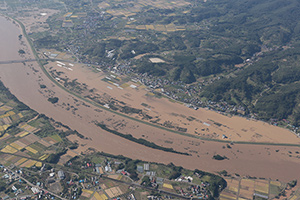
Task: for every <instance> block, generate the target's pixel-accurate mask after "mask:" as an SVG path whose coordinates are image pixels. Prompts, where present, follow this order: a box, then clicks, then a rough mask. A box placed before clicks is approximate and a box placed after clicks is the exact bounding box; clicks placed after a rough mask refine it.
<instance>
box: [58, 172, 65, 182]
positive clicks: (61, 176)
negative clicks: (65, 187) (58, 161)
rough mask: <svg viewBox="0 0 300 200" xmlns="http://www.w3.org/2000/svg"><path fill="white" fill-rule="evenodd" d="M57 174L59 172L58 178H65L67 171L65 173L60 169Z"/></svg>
mask: <svg viewBox="0 0 300 200" xmlns="http://www.w3.org/2000/svg"><path fill="white" fill-rule="evenodd" d="M57 174H58V178H59V179H61V180H62V179H64V178H65V173H64V172H63V171H62V170H60V171H58V172H57Z"/></svg>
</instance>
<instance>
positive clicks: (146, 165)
mask: <svg viewBox="0 0 300 200" xmlns="http://www.w3.org/2000/svg"><path fill="white" fill-rule="evenodd" d="M149 169H150V165H149V163H145V164H144V170H145V171H149Z"/></svg>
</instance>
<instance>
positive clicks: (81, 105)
mask: <svg viewBox="0 0 300 200" xmlns="http://www.w3.org/2000/svg"><path fill="white" fill-rule="evenodd" d="M0 23H1V25H2V26H1V27H6V29H5V30H3V34H1V40H0V44H1V47H6V48H1V49H0V51H1V54H0V60H1V61H4V60H19V59H24V57H25V58H31V57H32V55H33V54H32V52H31V50H30V49H29V46H28V44H27V42H26V41H25V40H24V41H23V42H24V44H23V45H22V44H21V41H19V40H18V35H19V34H20V33H21V31H20V29H19V27H17V26H16V25H14V24H13V23H12V22H11V21H7V20H6V19H5V18H2V17H1V18H0ZM20 48H22V49H24V50H25V52H26V54H25V56H23V57H20V55H19V54H18V50H19V49H20ZM0 69H1V70H0V77H1V81H3V83H4V85H5V86H7V87H8V88H9V89H10V91H11V92H12V93H13V94H14V95H15V96H16V97H17V98H19V99H20V100H21V101H22V102H24V103H25V104H26V105H28V106H29V107H31V108H32V109H34V110H36V111H37V112H39V113H43V114H45V115H47V116H48V117H51V118H53V119H55V120H56V121H60V122H62V123H63V124H66V125H68V126H69V127H71V128H72V129H75V130H77V131H78V132H79V133H81V134H82V135H84V136H85V137H87V138H89V139H80V138H78V137H76V136H71V137H69V139H71V140H73V141H75V140H77V141H79V143H80V144H82V146H80V147H79V150H82V151H84V150H86V149H87V148H94V149H96V150H99V151H105V152H108V153H112V154H123V155H125V156H128V157H131V158H136V159H142V160H146V161H154V162H163V163H170V162H173V163H174V164H176V165H181V166H183V167H185V168H189V169H195V168H201V170H206V171H210V172H217V171H221V170H224V169H225V170H227V171H228V172H229V173H238V174H240V175H251V176H256V177H265V178H273V179H276V178H279V179H281V180H291V179H294V178H295V174H297V173H299V172H300V169H299V167H298V166H299V163H300V161H299V158H298V153H299V152H298V151H299V148H298V147H289V146H272V145H270V146H269V145H268V146H265V145H252V144H234V145H231V144H230V145H229V146H227V145H226V144H225V143H220V142H214V141H203V140H200V139H197V138H193V137H187V136H185V135H180V134H177V133H173V132H169V131H166V130H163V129H160V128H156V127H153V126H149V125H147V124H144V123H140V122H138V121H134V120H131V119H128V118H126V117H122V116H120V115H118V114H115V113H112V112H109V111H107V110H105V109H102V108H101V107H97V106H95V105H92V104H90V103H88V102H84V101H83V100H82V99H80V98H78V97H76V96H74V95H71V94H70V93H68V92H66V91H65V90H64V89H62V88H61V87H58V85H55V83H53V82H52V81H51V80H49V78H48V77H47V76H46V75H45V74H44V73H43V72H42V70H41V68H40V67H39V65H38V64H37V63H35V62H32V63H25V64H22V63H20V64H18V63H15V64H9V65H8V64H3V65H0ZM75 69H76V70H75ZM85 70H86V69H84V68H83V69H80V67H78V69H77V68H74V70H73V71H72V72H74V73H70V75H69V76H70V77H71V76H72V75H73V74H74V75H75V74H77V76H78V77H79V76H80V77H81V78H83V79H85V82H84V81H83V80H79V79H78V81H80V82H81V81H82V83H86V84H87V85H88V86H89V87H95V86H96V85H97V86H98V87H99V88H98V89H97V88H96V87H95V88H96V89H97V91H100V92H99V93H100V94H103V93H104V92H106V93H107V94H110V95H111V96H114V95H115V98H116V99H118V98H117V97H119V98H120V99H121V98H122V95H123V96H125V97H127V98H128V99H131V100H132V103H130V105H132V106H137V107H139V108H141V109H144V108H143V105H145V104H147V105H150V106H151V108H150V109H151V111H149V110H148V111H149V114H151V115H154V114H153V113H155V114H156V115H158V116H159V118H161V120H172V121H175V122H174V123H178V124H183V123H186V124H187V123H190V125H189V126H187V127H188V130H189V131H191V132H190V133H191V134H194V132H193V131H194V130H195V129H196V128H197V127H198V126H199V128H198V129H201V127H202V128H203V127H206V128H209V129H210V131H211V132H216V133H217V134H218V135H221V134H224V133H223V132H222V130H219V129H223V131H224V130H227V129H229V131H228V130H227V131H228V132H226V133H225V134H226V136H227V137H228V138H229V137H231V139H232V140H238V138H239V136H238V135H237V134H236V133H238V134H240V135H241V137H240V138H243V141H259V142H266V141H268V142H277V143H291V144H292V143H294V144H298V143H299V139H298V138H296V137H295V136H294V135H293V134H292V133H290V132H289V131H287V130H284V129H281V128H278V127H272V126H269V125H267V124H264V123H262V122H254V121H248V120H246V119H243V118H238V117H232V118H229V117H226V116H223V115H221V114H218V113H215V112H212V111H207V110H204V109H199V110H197V111H195V110H192V109H189V108H187V107H185V106H184V105H180V104H177V103H176V104H175V103H172V102H169V101H168V100H167V99H156V98H153V97H151V95H150V96H145V93H146V91H145V90H144V89H142V88H140V89H139V88H138V90H136V89H135V90H134V89H133V88H130V85H129V87H127V88H125V87H124V89H123V90H121V89H118V88H116V87H115V86H114V85H111V84H110V83H107V82H103V81H101V82H97V81H100V80H98V79H97V80H95V78H94V76H98V75H99V74H95V73H91V72H88V71H85ZM70 72H71V71H70ZM83 72H84V73H87V72H88V73H87V75H88V76H86V77H85V76H84V77H82V73H83ZM65 73H66V72H65ZM77 76H74V77H72V78H73V79H75V78H76V77H77ZM70 79H71V78H70ZM127 84H128V83H127ZM99 85H100V86H99ZM108 87H111V88H113V89H110V88H108ZM139 87H142V86H139ZM108 91H109V93H108ZM125 91H126V92H125ZM126 93H129V94H130V95H131V96H126V95H125V94H126ZM138 94H139V95H138ZM118 95H119V96H118ZM55 97H57V98H58V102H57V103H55V104H53V103H51V102H49V101H48V99H49V98H55ZM125 99H126V98H125ZM125 99H123V100H124V101H125ZM128 99H127V100H128ZM129 101H130V100H129ZM125 102H126V101H125ZM142 103H144V104H143V105H142ZM144 107H145V106H144ZM152 107H153V108H152ZM156 112H157V113H156ZM174 113H175V114H174ZM176 115H184V116H185V117H186V118H188V117H189V116H192V117H194V118H195V119H198V121H199V122H198V121H197V120H194V121H190V120H187V119H186V118H184V117H180V116H179V117H178V116H176ZM132 117H134V118H135V117H137V118H139V116H134V115H133V116H132ZM190 119H191V118H190ZM180 120H181V121H182V122H180ZM211 120H212V121H211ZM95 121H98V122H103V123H105V124H107V125H108V126H110V127H115V128H116V129H118V131H120V132H122V133H130V134H132V135H133V136H134V137H136V138H140V137H142V138H145V139H146V140H149V141H151V142H154V143H156V144H158V145H161V146H164V147H170V148H174V149H175V150H177V151H183V152H188V153H190V154H191V156H185V155H178V154H174V153H168V152H163V151H160V150H154V149H151V148H148V147H145V146H142V145H140V144H136V143H134V142H131V141H128V140H126V139H124V138H120V137H118V136H116V135H113V134H111V133H109V132H106V131H103V130H102V129H100V128H99V127H97V126H96V125H95V123H94V122H95ZM200 121H201V122H202V123H200ZM203 122H206V123H208V124H210V126H207V125H205V124H204V123H203ZM214 122H215V123H220V124H222V126H218V125H216V124H214ZM117 124H119V126H116V125H117ZM215 125H216V126H215ZM225 126H227V127H229V128H227V127H225ZM242 129H244V130H246V131H242ZM218 131H219V132H218ZM265 132H268V134H264V133H265ZM255 133H258V134H260V135H262V137H252V136H253V135H255ZM273 133H274V135H273ZM271 134H272V136H271ZM244 135H245V136H244ZM246 135H247V136H246ZM242 136H243V137H242ZM268 137H269V138H268ZM251 138H253V139H251ZM260 138H263V139H260ZM240 140H242V139H240ZM217 154H219V155H221V156H226V157H227V159H225V160H223V161H218V160H214V159H212V157H213V156H214V155H217ZM262 169H266V170H262Z"/></svg>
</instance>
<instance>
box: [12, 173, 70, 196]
mask: <svg viewBox="0 0 300 200" xmlns="http://www.w3.org/2000/svg"><path fill="white" fill-rule="evenodd" d="M6 169H7V170H8V171H10V172H13V171H12V170H11V169H9V168H8V167H6ZM13 173H14V172H13ZM19 178H20V179H21V180H23V181H24V182H26V183H27V184H28V185H29V186H31V187H36V188H38V189H39V190H44V192H46V193H47V192H48V193H49V194H51V195H53V196H55V197H56V198H59V199H62V200H67V199H65V198H63V197H61V196H58V195H57V194H55V193H53V192H51V191H49V190H46V189H43V188H40V187H38V186H36V185H34V184H32V183H31V182H29V181H28V180H27V179H25V178H23V177H22V176H19Z"/></svg>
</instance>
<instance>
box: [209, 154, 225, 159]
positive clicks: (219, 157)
mask: <svg viewBox="0 0 300 200" xmlns="http://www.w3.org/2000/svg"><path fill="white" fill-rule="evenodd" d="M212 158H213V159H215V160H225V159H227V157H226V156H220V155H219V154H216V155H214V156H213V157H212Z"/></svg>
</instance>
